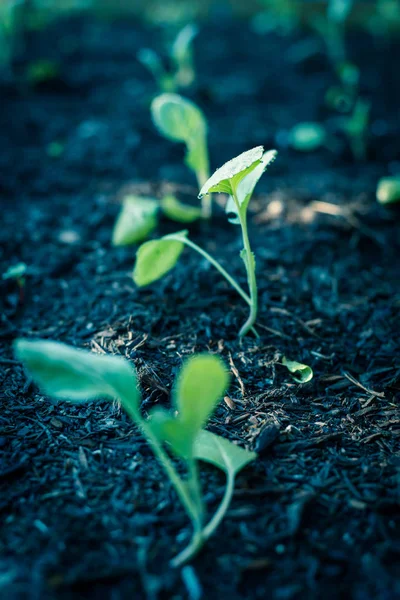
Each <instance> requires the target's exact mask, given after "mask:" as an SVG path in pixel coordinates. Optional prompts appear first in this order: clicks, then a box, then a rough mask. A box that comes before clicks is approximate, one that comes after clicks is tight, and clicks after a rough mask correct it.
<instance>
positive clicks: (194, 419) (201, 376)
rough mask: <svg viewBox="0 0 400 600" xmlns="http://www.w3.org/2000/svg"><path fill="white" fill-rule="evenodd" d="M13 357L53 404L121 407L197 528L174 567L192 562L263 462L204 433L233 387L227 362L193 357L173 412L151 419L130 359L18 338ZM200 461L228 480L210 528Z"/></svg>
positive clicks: (186, 365) (184, 371)
mask: <svg viewBox="0 0 400 600" xmlns="http://www.w3.org/2000/svg"><path fill="white" fill-rule="evenodd" d="M15 351H16V355H17V357H18V359H19V360H20V361H21V362H22V363H23V364H24V366H25V367H26V369H27V370H28V372H29V373H30V374H31V375H32V377H33V378H34V380H35V381H36V382H37V383H38V384H39V386H40V387H41V388H42V390H43V391H44V392H45V393H46V394H48V395H49V396H51V397H54V398H59V399H67V400H70V401H75V402H82V401H85V400H91V399H95V398H99V397H103V398H104V397H106V398H108V399H110V400H115V399H117V400H118V401H119V402H120V403H121V405H122V407H123V409H124V410H125V411H126V412H127V414H128V415H129V417H130V418H131V419H132V421H133V422H134V423H135V424H136V425H137V427H138V428H139V429H140V431H141V433H142V434H143V436H144V437H145V439H146V440H147V442H148V443H149V445H150V447H151V448H152V450H153V452H154V454H155V456H156V457H157V458H158V460H159V462H160V464H161V466H162V467H163V469H164V471H165V474H166V475H167V477H168V478H169V480H170V482H171V484H172V485H173V487H174V488H175V491H176V493H177V495H178V497H179V500H180V501H181V503H182V505H183V507H184V508H185V510H186V512H187V514H188V517H189V519H190V521H191V523H192V526H193V534H192V538H191V541H190V543H189V545H188V546H187V547H186V548H185V549H184V550H183V551H182V552H181V553H180V554H179V555H178V556H176V557H175V558H174V559H173V560H172V562H171V565H172V566H173V567H178V566H180V565H182V564H184V563H185V562H187V561H189V560H190V559H192V558H193V556H195V554H196V553H197V552H198V551H199V550H200V549H201V548H202V546H203V545H204V543H205V542H206V541H207V539H208V538H209V537H210V536H211V535H212V534H213V533H214V532H215V530H216V529H217V527H218V525H219V524H220V523H221V521H222V519H223V518H224V516H225V514H226V512H227V510H228V508H229V505H230V502H231V499H232V496H233V491H234V486H235V477H236V475H237V473H238V472H239V471H240V470H241V469H243V468H244V467H245V466H246V465H247V464H248V463H249V462H251V461H252V460H254V459H255V458H256V457H257V455H256V454H255V453H254V452H249V451H247V450H244V449H243V448H240V447H239V446H236V445H235V444H233V443H231V442H229V441H228V440H226V439H224V438H222V437H220V436H218V435H215V434H213V433H211V432H209V431H206V430H205V429H204V427H205V425H206V423H207V421H208V420H209V418H210V416H211V415H212V413H213V412H214V410H215V408H216V406H217V404H218V402H219V400H220V398H221V397H222V395H223V393H224V391H225V390H226V388H227V386H228V384H229V376H228V373H227V370H226V368H225V366H224V364H223V362H222V361H221V360H220V359H219V358H218V357H216V356H213V355H206V354H204V355H202V354H200V355H196V356H192V357H191V358H189V359H188V360H187V361H186V362H185V363H184V365H183V367H182V369H181V371H180V373H179V375H178V377H177V379H176V381H175V386H174V389H173V407H172V408H173V412H171V413H170V412H168V411H167V410H165V409H161V408H157V409H153V410H152V411H151V412H150V415H149V418H148V419H146V418H144V417H143V416H142V414H141V411H140V392H139V389H138V381H137V375H136V371H135V369H134V367H133V366H132V365H131V364H130V363H129V362H128V361H127V360H125V359H124V358H122V357H116V356H104V355H96V354H93V353H91V352H87V351H84V350H78V349H76V348H73V347H71V346H67V345H65V344H60V343H57V342H49V341H46V340H35V341H30V340H25V339H19V340H17V341H16V343H15ZM169 452H172V453H173V454H174V455H175V456H176V457H177V458H178V459H179V460H180V461H181V462H182V463H183V464H184V466H185V470H186V477H182V475H181V474H180V472H178V470H177V468H176V466H175V462H174V461H173V460H172V459H171V458H170V454H169ZM199 461H205V462H208V463H211V464H212V465H214V466H216V467H217V468H218V469H221V470H222V471H224V473H225V474H226V487H225V492H224V495H223V498H222V501H221V503H220V505H219V507H218V508H217V510H216V512H215V513H214V515H213V516H212V518H211V519H210V520H209V521H208V522H207V521H206V519H205V512H206V510H205V509H206V507H205V503H204V497H203V494H202V491H201V484H200V479H199V465H198V462H199Z"/></svg>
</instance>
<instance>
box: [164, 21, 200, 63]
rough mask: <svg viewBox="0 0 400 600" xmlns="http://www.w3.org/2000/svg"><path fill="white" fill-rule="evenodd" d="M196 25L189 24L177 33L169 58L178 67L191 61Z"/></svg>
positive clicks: (196, 32)
mask: <svg viewBox="0 0 400 600" xmlns="http://www.w3.org/2000/svg"><path fill="white" fill-rule="evenodd" d="M198 31H199V30H198V28H197V27H196V25H193V24H192V23H189V24H188V25H185V27H183V29H181V31H180V32H179V33H178V35H177V36H176V38H175V41H174V43H173V45H172V49H171V57H172V58H173V60H174V61H175V62H176V63H177V64H178V65H179V64H180V63H182V62H186V61H187V60H191V54H192V42H193V40H194V38H195V37H196V35H197V34H198Z"/></svg>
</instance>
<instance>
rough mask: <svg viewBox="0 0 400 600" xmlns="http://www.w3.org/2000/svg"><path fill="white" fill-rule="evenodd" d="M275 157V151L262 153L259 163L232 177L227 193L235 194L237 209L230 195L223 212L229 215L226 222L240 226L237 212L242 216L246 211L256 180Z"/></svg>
mask: <svg viewBox="0 0 400 600" xmlns="http://www.w3.org/2000/svg"><path fill="white" fill-rule="evenodd" d="M276 155H277V152H276V150H268V152H264V154H263V155H262V157H261V159H260V160H259V161H256V163H253V165H251V167H248V168H247V169H245V170H244V171H242V172H241V173H239V174H237V175H236V176H234V179H232V180H231V181H230V185H231V192H229V193H232V192H235V194H236V198H237V200H238V202H239V207H238V206H237V205H236V202H235V200H234V198H233V196H232V195H230V196H229V198H228V202H227V203H226V207H225V211H226V213H227V214H228V215H229V217H228V220H229V222H230V223H233V224H234V225H239V224H240V219H239V210H240V212H241V213H242V214H243V213H244V212H245V211H246V210H247V206H248V204H249V202H250V199H251V196H252V194H253V191H254V188H255V186H256V185H257V182H258V180H259V179H260V177H261V176H262V174H263V173H264V171H265V170H266V168H267V167H268V165H270V164H271V162H273V161H274V160H275V157H276Z"/></svg>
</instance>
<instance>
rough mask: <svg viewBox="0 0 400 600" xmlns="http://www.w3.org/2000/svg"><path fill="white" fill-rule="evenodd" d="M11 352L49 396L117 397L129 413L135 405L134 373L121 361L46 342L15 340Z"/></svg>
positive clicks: (137, 399)
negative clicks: (13, 349)
mask: <svg viewBox="0 0 400 600" xmlns="http://www.w3.org/2000/svg"><path fill="white" fill-rule="evenodd" d="M14 347H15V353H16V355H17V357H18V359H19V360H20V361H21V362H22V363H23V364H24V366H25V367H26V369H27V370H28V371H29V372H30V374H31V375H32V377H33V378H34V380H35V381H36V382H37V383H38V384H39V386H40V387H41V388H42V389H43V390H44V392H45V393H46V394H48V395H49V396H53V397H54V398H63V399H68V400H75V401H79V400H88V399H91V398H98V397H99V396H102V397H109V398H118V399H119V400H120V401H121V402H122V404H123V406H124V407H125V408H126V409H127V411H128V412H129V413H130V414H133V413H136V412H137V410H138V403H139V396H140V394H139V391H138V389H137V379H136V372H135V370H134V369H133V367H131V365H130V364H129V363H128V361H126V360H125V359H123V358H120V357H116V356H104V355H99V354H93V353H91V352H86V351H85V350H79V349H77V348H73V347H71V346H67V345H66V344H60V343H58V342H49V341H47V340H33V341H32V340H26V339H18V340H16V342H15V344H14Z"/></svg>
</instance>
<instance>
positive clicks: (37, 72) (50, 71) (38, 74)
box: [25, 60, 60, 84]
mask: <svg viewBox="0 0 400 600" xmlns="http://www.w3.org/2000/svg"><path fill="white" fill-rule="evenodd" d="M59 71H60V69H59V66H58V64H57V63H56V62H54V61H51V60H38V61H36V62H33V63H31V64H30V65H28V67H27V69H26V72H25V77H26V79H27V80H28V81H29V82H30V83H33V84H35V83H44V82H46V81H51V80H52V79H56V77H58V75H59Z"/></svg>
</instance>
